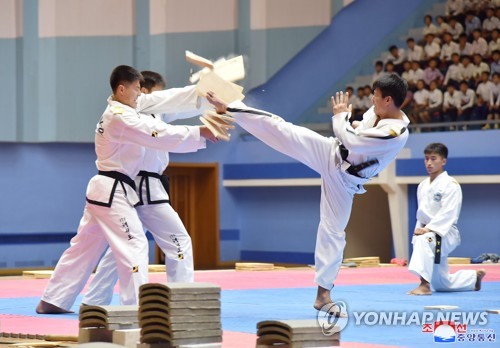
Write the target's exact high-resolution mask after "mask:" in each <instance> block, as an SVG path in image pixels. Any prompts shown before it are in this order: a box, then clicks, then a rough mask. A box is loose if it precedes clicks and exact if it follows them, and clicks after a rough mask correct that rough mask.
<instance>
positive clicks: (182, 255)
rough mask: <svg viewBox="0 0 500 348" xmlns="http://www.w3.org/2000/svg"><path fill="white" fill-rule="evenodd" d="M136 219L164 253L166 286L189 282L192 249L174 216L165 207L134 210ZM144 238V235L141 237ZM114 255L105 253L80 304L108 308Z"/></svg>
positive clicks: (115, 276) (188, 239)
mask: <svg viewBox="0 0 500 348" xmlns="http://www.w3.org/2000/svg"><path fill="white" fill-rule="evenodd" d="M136 209H137V213H138V215H139V218H140V220H141V222H142V224H143V225H144V227H145V228H146V229H148V230H149V231H150V232H151V233H152V235H153V237H154V239H155V241H156V243H157V244H158V246H159V247H160V249H161V250H162V251H163V252H164V253H165V266H166V269H167V281H168V282H184V283H189V282H193V280H194V279H193V277H194V266H193V248H192V244H191V237H190V236H189V234H188V232H187V230H186V228H185V227H184V224H183V223H182V221H181V219H180V217H179V215H178V214H177V212H176V211H175V210H174V209H173V208H172V206H171V205H170V204H168V203H160V204H145V205H141V206H138V207H136ZM143 234H144V233H143ZM113 255H114V251H113V252H111V250H109V249H108V251H107V252H106V254H105V255H104V257H103V258H102V260H101V262H99V266H98V268H97V272H96V274H95V276H94V278H93V280H92V282H91V284H90V285H89V288H88V289H87V293H86V294H85V297H84V298H83V301H82V302H83V303H85V304H88V305H109V304H110V303H111V299H112V297H113V289H114V286H115V284H116V281H117V280H118V277H117V273H116V264H115V259H114V257H113Z"/></svg>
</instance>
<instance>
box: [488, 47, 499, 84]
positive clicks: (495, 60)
mask: <svg viewBox="0 0 500 348" xmlns="http://www.w3.org/2000/svg"><path fill="white" fill-rule="evenodd" d="M491 59H492V61H491V64H490V76H491V77H492V78H493V74H495V73H499V74H500V50H496V51H493V55H492V56H491Z"/></svg>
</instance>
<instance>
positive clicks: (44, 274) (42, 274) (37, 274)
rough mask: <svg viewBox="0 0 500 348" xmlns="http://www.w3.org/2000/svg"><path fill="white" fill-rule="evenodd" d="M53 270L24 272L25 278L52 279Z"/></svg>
mask: <svg viewBox="0 0 500 348" xmlns="http://www.w3.org/2000/svg"><path fill="white" fill-rule="evenodd" d="M53 273H54V271H53V270H43V271H23V278H34V279H48V278H50V277H52V274H53Z"/></svg>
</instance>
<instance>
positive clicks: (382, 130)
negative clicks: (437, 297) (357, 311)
mask: <svg viewBox="0 0 500 348" xmlns="http://www.w3.org/2000/svg"><path fill="white" fill-rule="evenodd" d="M373 88H374V90H375V93H374V96H373V98H372V100H373V104H374V106H373V107H371V108H370V109H369V110H368V111H366V112H365V114H364V115H363V120H362V121H355V122H354V123H353V126H351V123H350V122H349V117H350V116H351V115H352V113H351V108H352V106H350V105H349V106H348V95H347V94H344V93H343V92H340V93H338V92H337V93H336V96H335V97H332V103H333V117H332V122H333V130H334V133H335V137H329V138H328V137H324V136H321V135H319V134H317V133H315V132H313V131H311V130H309V129H307V128H304V127H299V126H295V125H293V124H292V123H289V122H286V121H285V120H283V119H282V118H281V117H279V116H276V115H273V114H270V113H267V112H264V111H261V110H256V109H252V108H250V107H247V106H245V105H244V104H243V103H241V102H234V103H231V104H230V105H229V106H227V105H225V104H224V103H222V102H221V101H220V100H218V99H217V97H216V96H214V95H213V94H212V93H209V95H208V96H207V99H208V101H209V102H210V103H212V104H213V105H214V106H215V108H216V111H217V112H219V113H224V112H230V113H232V114H233V115H234V117H235V121H236V123H238V124H239V125H240V126H241V127H243V128H244V129H246V130H247V131H248V132H250V133H251V134H253V135H254V136H255V137H257V138H258V139H260V140H262V141H263V142H264V143H266V144H267V145H269V146H270V147H272V148H273V149H275V150H277V151H280V152H282V153H284V154H286V155H288V156H290V157H292V158H294V159H296V160H298V161H300V162H302V163H304V164H305V165H307V166H309V167H310V168H312V169H313V170H315V171H316V172H318V173H319V174H320V175H321V203H320V223H319V227H318V233H317V239H316V250H315V266H316V275H315V282H316V283H317V284H318V293H317V296H316V300H315V302H314V308H315V309H317V310H324V311H327V312H330V313H332V314H334V312H336V313H335V314H340V313H339V311H338V309H337V308H335V307H336V306H333V305H332V303H333V301H332V299H331V297H330V291H331V289H332V288H333V283H334V281H335V279H336V277H337V274H338V272H339V269H340V265H341V263H342V256H343V251H344V247H345V244H346V241H345V231H344V229H345V227H346V226H347V222H348V220H349V216H350V214H351V208H352V202H353V197H354V194H361V193H364V192H365V190H364V188H363V184H364V183H366V182H367V181H368V180H369V179H370V178H371V177H373V176H375V175H377V174H378V173H379V172H380V171H381V170H383V169H384V168H385V167H386V166H387V165H388V164H389V162H391V161H392V160H394V158H395V157H396V155H397V154H398V152H399V151H400V150H401V149H402V148H403V146H404V145H405V143H406V140H407V139H408V130H407V128H406V127H407V125H408V123H409V119H408V118H407V116H406V115H405V114H404V113H403V112H402V111H401V110H400V106H401V104H402V103H403V101H404V99H405V97H406V90H407V83H406V81H404V80H403V79H401V78H400V77H399V76H398V75H396V74H391V75H386V76H383V77H381V78H379V79H378V80H376V81H375V83H374V85H373Z"/></svg>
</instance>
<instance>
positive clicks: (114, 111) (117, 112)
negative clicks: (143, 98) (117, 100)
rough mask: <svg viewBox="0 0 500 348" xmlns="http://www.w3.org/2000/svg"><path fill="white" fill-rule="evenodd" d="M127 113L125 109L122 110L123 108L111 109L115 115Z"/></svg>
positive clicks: (115, 107)
mask: <svg viewBox="0 0 500 348" xmlns="http://www.w3.org/2000/svg"><path fill="white" fill-rule="evenodd" d="M124 111H125V109H124V108H122V107H121V106H116V105H115V106H112V107H111V112H112V113H113V114H115V115H121V114H123V112H124Z"/></svg>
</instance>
